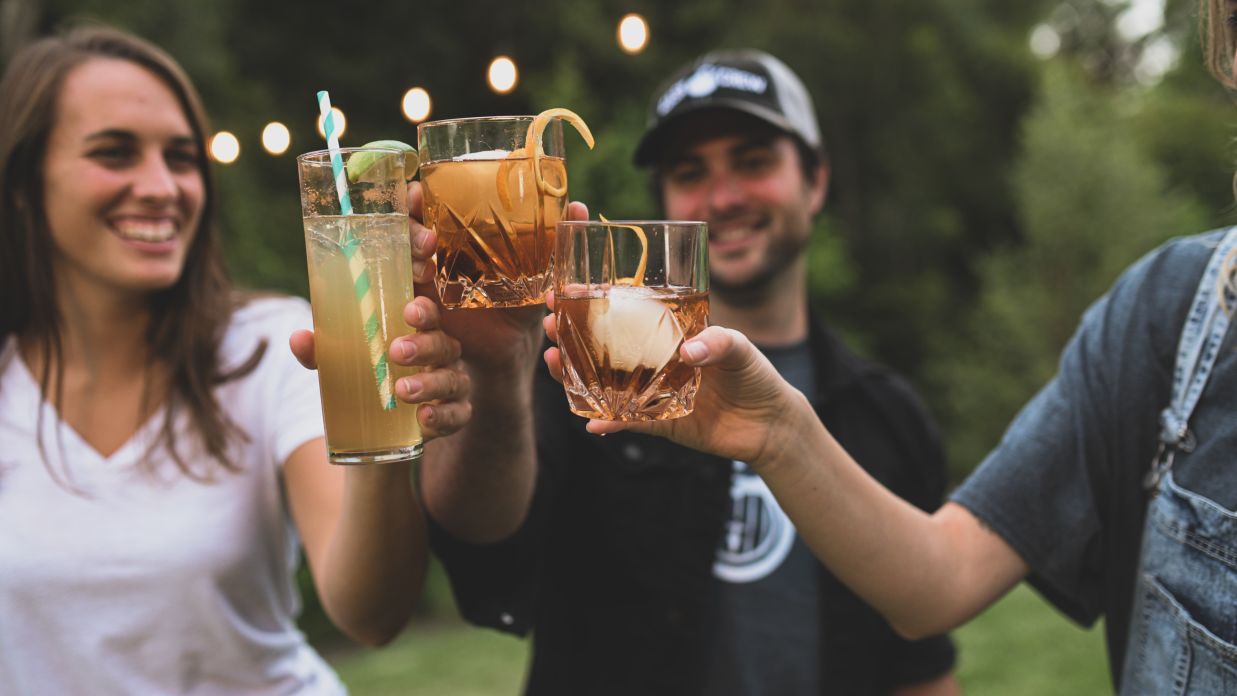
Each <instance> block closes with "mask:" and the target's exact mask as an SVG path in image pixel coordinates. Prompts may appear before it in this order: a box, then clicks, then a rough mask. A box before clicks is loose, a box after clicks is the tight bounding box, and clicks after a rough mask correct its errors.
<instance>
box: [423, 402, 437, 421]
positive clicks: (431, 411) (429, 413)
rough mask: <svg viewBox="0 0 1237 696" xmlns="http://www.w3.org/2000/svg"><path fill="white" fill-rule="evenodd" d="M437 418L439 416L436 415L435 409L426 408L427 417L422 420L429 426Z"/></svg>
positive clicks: (431, 407)
mask: <svg viewBox="0 0 1237 696" xmlns="http://www.w3.org/2000/svg"><path fill="white" fill-rule="evenodd" d="M437 417H438V414H436V413H434V407H433V406H426V407H425V417H424V418H422V419H421V420H423V421H425V422H426V423H427V424H432V423H433V422H434V419H435V418H437Z"/></svg>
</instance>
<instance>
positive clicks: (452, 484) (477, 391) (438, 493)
mask: <svg viewBox="0 0 1237 696" xmlns="http://www.w3.org/2000/svg"><path fill="white" fill-rule="evenodd" d="M421 204H422V203H421V190H420V186H419V184H413V185H412V187H410V190H409V206H408V207H409V210H410V211H412V213H411V214H412V215H413V217H414V222H413V228H414V229H415V230H416V231H417V234H418V235H421V236H423V238H424V240H425V247H423V248H422V247H421V244H420V243H418V244H417V249H418V250H420V251H429V252H430V253H432V250H433V248H434V244H435V242H434V233H433V231H432V230H430V229H428V228H425V227H424V226H422V225H421V224H420V223H419V222H417V221H416V218H419V217H420V214H421ZM587 216H588V211H587V209H586V208H585V207H584V206H583V205H582V204H580V203H572V204H570V205H569V206H568V209H567V217H568V218H577V219H578V218H586V217H587ZM414 253H416V252H415V251H414ZM419 261H420V265H419V266H418V267H417V268H418V270H419V271H420V273H418V274H417V280H418V282H419V283H421V284H419V285H418V293H421V294H425V295H428V296H433V297H436V296H437V292H436V290H435V288H434V286H433V283H432V280H433V276H434V269H433V262H432V260H431V259H430V258H429V254H428V253H427V254H425V255H424V257H423V258H422V259H419ZM544 314H545V308H544V307H543V306H542V305H534V306H530V307H520V308H514V309H490V310H454V311H449V312H444V313H443V328H444V330H446V331H447V332H448V333H449V334H450V335H451V336H453V337H455V338H456V339H458V340H459V341H460V344H461V346H462V351H463V360H464V365H465V367H466V369H467V372H468V374H469V376H470V378H471V383H472V398H471V408H472V419H471V421H470V422H469V423H468V425H466V426H465V427H464V428H463V429H461V430H460V431H459V432H458V433H456V434H455V435H453V436H452V437H448V438H442V439H440V440H437V441H435V442H432V443H430V444H429V445H428V446H427V448H426V457H425V462H424V463H423V465H422V470H421V493H422V499H423V500H424V502H425V506H426V510H427V512H428V513H429V515H430V516H431V517H432V518H433V520H434V522H435V523H436V524H437V525H439V526H440V527H441V528H442V529H443V531H445V532H447V533H449V534H450V535H451V536H452V537H454V538H455V539H457V540H460V541H465V542H469V543H475V544H480V543H488V542H494V541H498V540H500V539H503V538H505V537H507V536H509V535H511V534H512V533H513V532H515V531H516V529H518V528H519V526H520V525H521V524H522V522H523V521H524V519H525V516H526V514H527V512H528V508H529V505H530V502H531V500H532V496H533V488H534V479H535V477H536V473H537V462H536V451H535V442H534V440H535V437H534V430H533V403H532V379H533V372H534V371H535V369H536V367H537V360H538V355H539V349H540V346H541V340H542V339H541V331H540V321H541V318H542V317H543V316H544ZM397 362H398V360H397Z"/></svg>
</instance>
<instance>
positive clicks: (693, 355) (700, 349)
mask: <svg viewBox="0 0 1237 696" xmlns="http://www.w3.org/2000/svg"><path fill="white" fill-rule="evenodd" d="M683 352H684V353H686V354H687V358H688V359H689V360H691V361H692V362H700V361H701V360H704V359H705V358H707V357H709V348H708V346H706V345H704V343H703V342H701V341H688V342H687V343H684V344H683Z"/></svg>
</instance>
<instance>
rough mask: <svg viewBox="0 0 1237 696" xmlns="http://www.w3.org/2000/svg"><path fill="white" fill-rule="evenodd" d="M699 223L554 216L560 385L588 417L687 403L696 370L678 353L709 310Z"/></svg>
mask: <svg viewBox="0 0 1237 696" xmlns="http://www.w3.org/2000/svg"><path fill="white" fill-rule="evenodd" d="M708 258H709V257H708V228H707V225H705V223H703V222H679V221H614V222H596V221H583V222H560V223H558V229H557V244H556V250H555V266H554V302H555V317H556V319H557V326H558V338H559V347H560V348H561V350H562V366H563V386H564V388H565V389H566V390H567V400H568V402H569V404H570V407H571V410H572V411H573V412H574V413H576V414H578V415H581V416H586V417H588V418H599V419H602V420H620V421H648V420H666V419H670V418H678V417H681V416H685V415H687V414H689V413H691V411H692V407H693V405H694V404H695V399H696V391H697V389H698V388H699V386H700V369H699V368H694V367H689V366H688V365H685V364H683V362H682V361H681V360H680V359H679V346H681V345H682V344H683V341H684V339H687V338H691V337H692V336H695V335H696V334H698V333H700V332H701V331H703V330H704V328H705V326H707V325H708V318H709V295H708V290H709V267H708Z"/></svg>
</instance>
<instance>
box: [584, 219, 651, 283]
mask: <svg viewBox="0 0 1237 696" xmlns="http://www.w3.org/2000/svg"><path fill="white" fill-rule="evenodd" d="M597 217H599V218H601V221H602V222H604V223H606V224H607V225H610V226H611V227H622V228H623V229H628V230H631V231H632V232H635V233H636V237H637V238H639V239H640V263H639V264H637V265H636V274H635V275H633V276H630V277H628V276H617V277H615V279H614V284H615V285H636V286H643V285H644V273H645V271H646V270H647V269H648V265H649V238H648V237H647V236H646V235H645V234H644V230H642V229H640V227H639V226H638V225H624V224H622V223H620V222H610V221H609V220H607V219H606V216H605V215H601V214H600V213H599V214H598V215H597ZM606 237H607V238H608V240H609V242H610V258H611V259H613V258H615V254H614V237H613V235H610V234H609V233H607V234H606Z"/></svg>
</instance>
